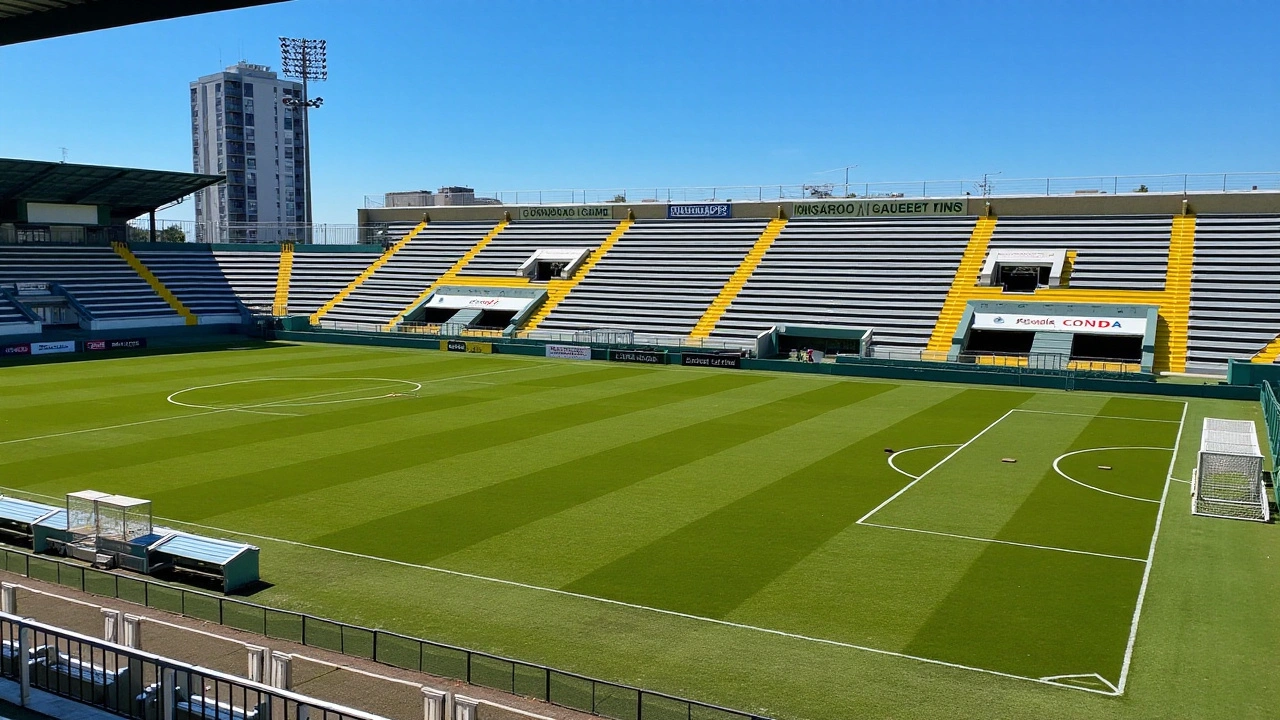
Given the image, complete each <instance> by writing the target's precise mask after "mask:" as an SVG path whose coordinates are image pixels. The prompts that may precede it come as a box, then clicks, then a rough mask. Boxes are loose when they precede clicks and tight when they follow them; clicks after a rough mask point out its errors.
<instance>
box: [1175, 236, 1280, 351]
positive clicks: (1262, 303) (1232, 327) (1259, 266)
mask: <svg viewBox="0 0 1280 720" xmlns="http://www.w3.org/2000/svg"><path fill="white" fill-rule="evenodd" d="M1277 335H1280V216H1276V215H1255V216H1243V215H1242V216H1212V215H1208V216H1201V217H1199V218H1197V219H1196V251H1195V265H1194V266H1193V271H1192V281H1191V313H1190V319H1189V322H1188V328H1187V364H1188V367H1189V368H1190V369H1201V370H1212V371H1213V372H1221V371H1223V369H1224V368H1225V366H1226V362H1227V359H1228V358H1236V359H1239V360H1248V359H1250V358H1251V357H1253V356H1254V354H1256V353H1257V352H1258V351H1259V350H1261V349H1262V348H1264V347H1265V346H1266V345H1267V344H1268V343H1269V342H1271V341H1272V340H1273V339H1274V338H1275V337H1276V336H1277Z"/></svg>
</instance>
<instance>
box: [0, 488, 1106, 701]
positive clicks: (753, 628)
mask: <svg viewBox="0 0 1280 720" xmlns="http://www.w3.org/2000/svg"><path fill="white" fill-rule="evenodd" d="M0 490H8V491H11V492H16V493H19V494H23V495H28V496H31V497H41V498H50V499H55V500H56V499H59V498H57V497H56V496H53V495H44V494H41V493H34V492H29V491H26V490H20V489H16V488H5V487H0ZM156 519H157V520H160V521H163V522H165V523H171V524H173V525H185V526H187V527H193V528H200V529H201V530H212V531H214V532H219V533H224V534H226V535H235V536H238V537H243V538H251V539H254V540H262V541H266V542H273V543H279V544H281V545H289V546H292V547H299V548H303V549H306V550H315V551H318V552H324V553H332V554H334V555H343V556H346V557H351V558H357V559H360V560H369V561H372V562H377V563H384V564H387V565H395V566H398V567H404V568H411V569H415V570H426V571H428V572H433V573H439V574H441V575H450V576H453V577H459V578H465V579H468V580H476V581H479V582H486V583H493V584H495V585H504V586H507V587H514V588H520V589H523V590H532V591H535V592H541V593H547V594H551V595H560V596H563V597H571V598H576V599H578V600H587V601H590V602H598V603H603V604H606V605H614V606H617V607H625V608H630V609H632V610H640V611H643V612H649V613H655V614H658V615H667V616H670V617H678V618H682V619H685V620H693V621H696V622H704V623H709V624H712V625H721V626H724V627H731V628H735V629H738V630H746V631H749V632H758V633H764V634H767V635H776V636H778V637H785V638H788V639H791V640H800V641H802V642H811V643H817V644H820V645H832V646H835V647H842V648H848V649H850V650H858V651H861V652H867V653H872V654H875V655H884V656H888V657H895V658H899V659H903V660H914V661H917V662H922V663H926V664H929V665H939V666H942V667H949V668H953V669H956V670H968V671H971V672H977V673H983V674H984V675H994V676H996V677H1003V678H1009V679H1012V680H1026V681H1028V682H1033V683H1039V684H1041V685H1052V686H1054V687H1060V688H1066V689H1068V690H1080V691H1083V692H1089V693H1095V694H1098V695H1108V696H1110V695H1116V694H1118V693H1111V692H1106V691H1103V690H1095V689H1093V688H1087V687H1081V686H1079V685H1071V684H1068V683H1059V682H1053V681H1052V680H1046V679H1044V678H1033V677H1027V676H1025V675H1015V674H1013V673H1006V672H1001V671H999V670H988V669H986V668H980V667H973V666H970V665H962V664H960V663H953V662H947V661H946V660H936V659H934V658H927V657H921V656H919V655H908V654H906V653H900V652H894V651H892V650H883V649H881V648H873V647H868V646H866V645H857V644H854V643H848V642H843V641H840V640H831V639H828V638H820V637H813V636H810V635H802V634H799V633H793V632H787V631H785V630H775V629H773V628H766V627H760V626H758V625H748V624H745V623H737V622H732V621H730V620H720V619H718V618H709V617H703V616H701V615H693V614H690V613H683V612H679V611H676V610H665V609H663V608H655V607H650V606H648V605H638V604H636V603H629V602H624V601H622V600H611V599H609V598H602V597H596V596H595V595H585V594H583V593H576V592H571V591H569V590H560V589H557V588H549V587H543V586H541V585H533V584H530V583H523V582H519V581H516V580H504V579H502V578H495V577H489V576H486V575H477V574H475V573H468V572H462V571H461V570H449V569H448V568H442V567H436V566H434V565H423V564H420V563H411V562H405V561H403V560H392V559H390V558H384V557H379V556H377V555H366V554H364V553H357V552H351V551H349V550H338V549H337V548H331V547H324V546H323V545H312V544H310V543H304V542H299V541H297V540H285V539H283V538H277V537H272V536H270V535H259V534H257V533H248V532H241V531H239V530H230V529H227V528H220V527H215V526H213V525H203V524H200V523H193V522H187V521H185V520H177V519H174V518H165V517H158V516H157V517H156ZM1068 552H1071V551H1068ZM1125 559H1130V558H1125Z"/></svg>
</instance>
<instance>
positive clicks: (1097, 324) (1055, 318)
mask: <svg viewBox="0 0 1280 720" xmlns="http://www.w3.org/2000/svg"><path fill="white" fill-rule="evenodd" d="M971 327H973V328H974V329H975V330H1022V331H1029V332H1034V331H1039V330H1043V331H1045V332H1065V333H1088V334H1091V335H1139V336H1141V335H1146V334H1147V319H1146V318H1140V317H1125V318H1122V317H1105V318H1104V317H1084V316H1079V315H1018V314H1013V313H974V314H973V325H972V326H971Z"/></svg>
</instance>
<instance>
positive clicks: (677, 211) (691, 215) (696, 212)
mask: <svg viewBox="0 0 1280 720" xmlns="http://www.w3.org/2000/svg"><path fill="white" fill-rule="evenodd" d="M731 217H733V205H730V204H729V203H684V204H680V205H668V206H667V219H668V220H724V219H727V218H731Z"/></svg>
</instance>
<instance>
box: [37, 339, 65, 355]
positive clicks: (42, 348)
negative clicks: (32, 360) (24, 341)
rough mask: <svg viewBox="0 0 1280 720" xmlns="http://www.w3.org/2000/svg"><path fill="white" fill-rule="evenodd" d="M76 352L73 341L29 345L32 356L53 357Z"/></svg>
mask: <svg viewBox="0 0 1280 720" xmlns="http://www.w3.org/2000/svg"><path fill="white" fill-rule="evenodd" d="M75 351H76V341H75V340H59V341H57V342H34V343H31V354H32V355H53V354H55V353H72V352H75Z"/></svg>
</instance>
